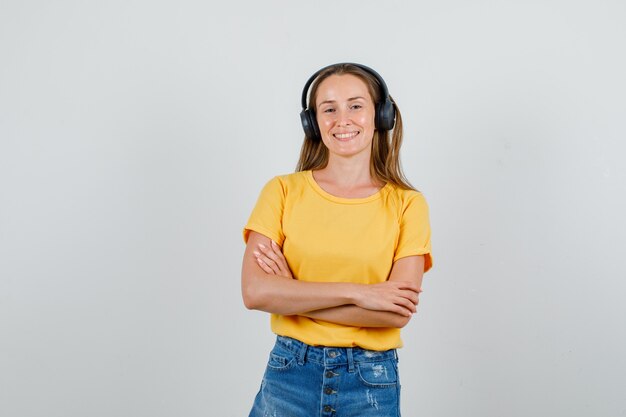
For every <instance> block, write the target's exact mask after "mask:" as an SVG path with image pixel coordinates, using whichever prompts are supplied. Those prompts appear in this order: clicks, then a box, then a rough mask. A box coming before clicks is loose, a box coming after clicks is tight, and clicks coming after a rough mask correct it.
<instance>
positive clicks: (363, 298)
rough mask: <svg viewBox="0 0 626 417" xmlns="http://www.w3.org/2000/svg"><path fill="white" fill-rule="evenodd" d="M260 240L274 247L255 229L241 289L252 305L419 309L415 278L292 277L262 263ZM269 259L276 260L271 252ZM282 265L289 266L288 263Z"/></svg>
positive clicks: (406, 312)
mask: <svg viewBox="0 0 626 417" xmlns="http://www.w3.org/2000/svg"><path fill="white" fill-rule="evenodd" d="M260 244H263V245H265V246H266V247H267V248H271V247H272V241H271V240H270V239H269V238H268V237H266V236H264V235H262V234H260V233H257V232H254V231H251V232H250V235H249V237H248V242H247V245H246V250H245V253H244V256H243V265H242V271H241V291H242V296H243V301H244V304H245V306H246V307H247V308H248V309H252V310H261V311H265V312H268V313H274V314H281V315H294V314H302V313H306V312H309V311H315V310H322V309H326V308H331V307H337V306H343V305H351V304H352V305H356V306H359V307H362V308H365V309H371V310H380V311H389V312H392V313H396V314H400V315H403V316H410V315H411V313H412V312H413V311H414V309H415V302H414V301H412V300H414V299H415V298H416V297H417V291H418V290H419V289H418V288H417V286H416V285H415V283H411V282H398V281H395V282H390V281H387V282H385V283H382V284H376V285H361V284H351V283H338V282H331V283H324V282H305V281H299V280H296V279H292V278H291V277H290V276H289V275H288V274H287V273H285V274H282V275H275V274H270V273H267V272H265V271H264V270H263V269H262V268H261V266H259V263H258V261H257V256H256V255H255V253H254V252H255V251H257V248H258V247H259V245H260ZM268 252H270V254H271V251H268ZM265 259H266V261H267V262H272V257H271V256H270V257H269V258H268V257H265ZM283 259H284V258H283ZM275 261H276V262H280V257H278V256H276V257H275ZM282 269H283V270H284V269H286V270H288V267H287V266H286V265H285V266H284V268H282Z"/></svg>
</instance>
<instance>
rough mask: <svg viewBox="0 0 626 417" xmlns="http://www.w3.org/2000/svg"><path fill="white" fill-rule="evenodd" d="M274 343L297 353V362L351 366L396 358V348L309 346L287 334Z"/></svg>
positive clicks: (277, 338) (278, 337)
mask: <svg viewBox="0 0 626 417" xmlns="http://www.w3.org/2000/svg"><path fill="white" fill-rule="evenodd" d="M276 344H277V345H280V346H282V347H283V348H285V349H287V350H289V351H291V352H293V353H295V354H296V355H298V362H299V363H303V362H305V361H311V362H317V363H321V364H324V365H330V364H333V365H343V364H348V365H350V366H352V364H354V363H358V362H378V361H385V360H389V359H396V360H397V359H398V354H397V352H396V349H389V350H382V351H378V350H368V349H363V348H360V347H353V348H346V347H332V346H311V345H307V344H306V343H304V342H301V341H299V340H296V339H293V338H291V337H287V336H277V337H276Z"/></svg>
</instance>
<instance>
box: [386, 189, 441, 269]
mask: <svg viewBox="0 0 626 417" xmlns="http://www.w3.org/2000/svg"><path fill="white" fill-rule="evenodd" d="M414 255H424V272H426V271H428V270H429V269H430V268H431V267H432V265H433V259H432V255H431V253H430V221H429V218H428V204H427V203H426V199H425V198H424V196H423V195H422V194H421V193H411V195H410V197H409V198H408V199H407V200H406V203H405V205H404V207H403V211H402V217H401V219H400V236H399V238H398V246H397V247H396V254H395V256H394V258H393V261H394V262H395V261H397V260H398V259H400V258H404V257H406V256H414Z"/></svg>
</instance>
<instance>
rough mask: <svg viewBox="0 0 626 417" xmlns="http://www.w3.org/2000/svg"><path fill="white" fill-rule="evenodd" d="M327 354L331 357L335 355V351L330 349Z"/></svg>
mask: <svg viewBox="0 0 626 417" xmlns="http://www.w3.org/2000/svg"><path fill="white" fill-rule="evenodd" d="M328 356H330V357H331V358H334V357H336V356H337V352H335V351H334V350H331V351H330V352H328Z"/></svg>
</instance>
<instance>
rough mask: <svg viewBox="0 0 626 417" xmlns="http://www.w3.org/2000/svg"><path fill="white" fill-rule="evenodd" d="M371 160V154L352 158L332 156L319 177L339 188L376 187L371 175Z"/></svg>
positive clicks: (320, 171)
mask: <svg viewBox="0 0 626 417" xmlns="http://www.w3.org/2000/svg"><path fill="white" fill-rule="evenodd" d="M369 158H370V155H369V154H365V155H363V156H360V157H355V156H352V157H350V158H341V157H338V156H336V155H332V154H331V155H329V159H328V164H327V165H326V167H324V168H323V169H320V170H319V171H317V173H318V174H319V175H318V176H319V177H321V178H323V179H324V180H325V181H330V182H333V183H334V184H336V185H337V186H338V187H345V188H352V187H358V186H364V185H365V186H367V185H376V184H375V181H374V179H373V178H372V175H371V173H370V160H369Z"/></svg>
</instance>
